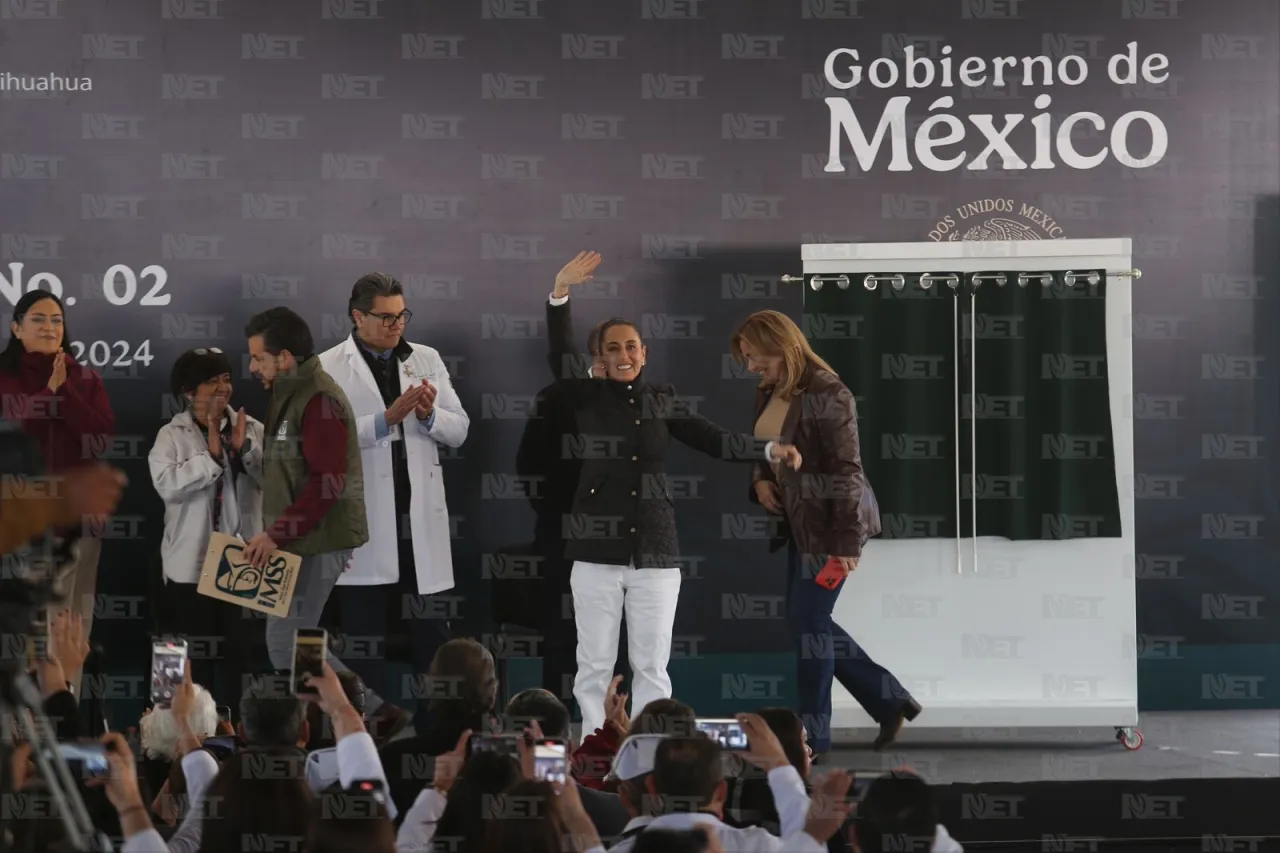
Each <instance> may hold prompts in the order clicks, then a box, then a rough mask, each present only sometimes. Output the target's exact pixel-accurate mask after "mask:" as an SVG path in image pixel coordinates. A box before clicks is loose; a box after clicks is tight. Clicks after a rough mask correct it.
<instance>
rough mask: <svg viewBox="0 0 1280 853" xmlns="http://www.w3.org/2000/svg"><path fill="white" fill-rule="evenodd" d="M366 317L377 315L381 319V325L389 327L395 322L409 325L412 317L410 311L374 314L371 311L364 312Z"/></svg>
mask: <svg viewBox="0 0 1280 853" xmlns="http://www.w3.org/2000/svg"><path fill="white" fill-rule="evenodd" d="M365 316H366V317H377V318H378V319H379V320H381V321H382V325H383V326H385V327H386V328H388V329H390V328H391V327H392V326H394V325H396V324H397V323H404V324H405V325H406V326H407V325H409V321H410V320H412V319H413V312H412V311H401V312H400V313H399V314H375V313H374V312H372V311H367V312H365Z"/></svg>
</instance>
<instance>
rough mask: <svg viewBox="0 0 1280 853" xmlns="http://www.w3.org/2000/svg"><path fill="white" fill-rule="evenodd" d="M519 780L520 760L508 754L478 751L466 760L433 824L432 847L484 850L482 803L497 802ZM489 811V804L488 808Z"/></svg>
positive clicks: (465, 852)
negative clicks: (438, 817)
mask: <svg viewBox="0 0 1280 853" xmlns="http://www.w3.org/2000/svg"><path fill="white" fill-rule="evenodd" d="M519 782H520V763H519V762H518V761H516V760H515V759H514V758H512V757H511V756H510V755H504V754H502V753H498V752H477V753H475V754H473V755H472V756H471V757H470V758H468V759H467V763H466V764H464V765H463V767H462V772H461V773H459V774H458V780H457V781H456V782H454V783H453V790H451V791H450V792H449V798H448V800H447V802H446V804H445V807H444V812H443V813H442V814H441V815H440V820H439V821H438V822H437V823H436V832H435V837H434V839H433V847H432V849H433V850H436V851H444V850H449V849H452V850H457V851H460V853H472V851H481V850H487V849H488V848H487V847H485V846H484V845H483V841H484V833H485V826H486V823H487V821H486V814H485V811H486V810H485V808H484V807H485V804H486V803H489V804H491V803H493V802H495V801H497V799H498V797H500V796H501V795H502V793H503V792H504V791H507V790H509V789H510V788H512V787H513V786H515V785H516V784H518V783H519ZM489 810H490V811H492V810H493V809H492V807H491V808H490V809H489Z"/></svg>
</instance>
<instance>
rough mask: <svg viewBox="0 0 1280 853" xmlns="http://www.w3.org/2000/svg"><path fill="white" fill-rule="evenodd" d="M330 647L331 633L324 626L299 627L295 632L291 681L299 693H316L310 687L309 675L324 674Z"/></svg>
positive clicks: (295, 690)
mask: <svg viewBox="0 0 1280 853" xmlns="http://www.w3.org/2000/svg"><path fill="white" fill-rule="evenodd" d="M328 648H329V635H328V633H327V632H326V631H325V630H324V629H323V628H299V629H298V630H297V631H295V632H294V634H293V672H292V674H291V678H290V683H291V684H292V685H293V692H294V693H295V694H297V695H304V694H312V695H314V694H315V692H316V691H315V689H314V688H312V687H308V686H307V684H306V680H307V677H308V676H312V675H314V676H321V675H324V659H325V653H326V652H327V651H328Z"/></svg>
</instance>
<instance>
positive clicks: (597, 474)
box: [547, 252, 801, 732]
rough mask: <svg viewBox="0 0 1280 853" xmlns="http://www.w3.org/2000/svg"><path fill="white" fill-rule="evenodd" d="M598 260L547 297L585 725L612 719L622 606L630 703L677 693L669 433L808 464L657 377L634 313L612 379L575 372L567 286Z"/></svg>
mask: <svg viewBox="0 0 1280 853" xmlns="http://www.w3.org/2000/svg"><path fill="white" fill-rule="evenodd" d="M599 262H600V256H599V255H597V254H595V253H590V252H584V253H582V254H579V255H578V257H576V258H575V259H574V260H572V261H570V262H569V263H568V264H567V265H566V266H565V267H564V269H562V270H561V271H560V274H559V275H557V276H556V285H555V290H554V291H553V292H552V294H551V299H550V301H549V303H548V305H547V330H548V331H547V337H548V339H549V340H550V344H551V352H550V357H551V363H552V364H553V365H557V366H558V365H564V366H567V367H568V370H565V369H564V368H561V369H560V370H558V371H557V372H558V374H559V375H558V377H557V382H556V384H557V385H558V386H560V388H561V389H562V390H563V391H564V393H565V395H566V396H567V398H568V399H569V400H570V401H571V405H572V406H573V410H574V420H575V422H576V430H577V432H576V434H575V435H572V436H566V438H565V446H564V447H563V448H562V449H563V451H564V455H566V456H573V457H577V458H579V459H581V461H582V472H581V474H580V476H579V480H578V487H577V490H576V492H575V493H574V497H573V507H572V509H571V511H570V512H569V514H567V515H566V516H564V524H563V529H564V538H565V557H566V559H568V560H570V561H572V563H573V568H572V570H571V573H570V582H569V585H570V589H571V590H572V592H573V607H574V614H575V615H574V618H575V621H576V623H577V629H578V654H577V657H578V673H577V677H576V678H575V680H574V686H573V695H574V698H575V699H577V700H578V708H579V710H580V711H581V712H582V730H583V731H584V732H592V731H595V730H596V729H597V728H599V727H600V726H602V725H603V724H604V713H605V709H604V699H605V693H606V692H607V690H608V687H609V682H610V680H611V679H612V678H613V665H614V663H615V662H616V661H617V657H618V634H619V631H620V628H621V625H622V619H623V616H624V615H625V617H626V620H627V638H628V639H627V646H628V657H629V659H630V662H631V669H632V672H633V683H632V690H631V692H632V697H633V701H632V707H633V708H643V707H644V706H645V705H647V704H648V703H649V702H652V701H653V700H655V699H665V698H669V697H670V696H671V679H670V678H669V677H668V676H667V661H668V659H669V658H670V656H671V634H672V628H673V625H674V622H675V614H676V600H677V598H678V597H679V594H680V569H679V568H677V566H678V565H679V555H680V545H679V542H678V541H677V537H676V519H675V506H674V503H673V501H672V497H671V491H670V489H669V488H668V486H667V478H666V474H665V473H664V470H663V469H664V467H665V462H666V457H667V445H668V444H669V443H670V440H671V439H672V438H674V439H675V440H677V441H679V442H681V443H683V444H687V445H689V446H690V447H692V448H694V449H695V450H700V451H702V452H703V453H705V454H707V455H708V456H711V457H714V458H717V459H723V460H726V461H731V462H744V463H752V462H760V461H762V460H766V459H767V460H769V461H772V462H780V463H783V464H786V465H788V466H789V467H792V468H799V467H800V462H801V460H800V454H799V453H798V452H797V451H796V449H795V448H794V447H790V446H788V445H783V444H779V443H775V442H766V441H763V440H760V439H756V438H754V437H752V436H749V435H738V434H736V433H732V432H729V431H728V430H726V429H724V428H722V427H720V426H717V425H716V424H714V423H712V422H711V421H709V420H707V419H706V418H704V417H702V416H701V415H698V414H697V413H696V412H694V411H693V410H692V407H691V406H689V405H688V403H687V402H685V401H682V400H681V399H680V397H678V396H677V395H676V393H675V391H674V389H672V387H671V386H670V385H658V384H653V383H650V382H648V381H647V378H646V377H645V376H644V375H643V369H644V363H645V356H646V350H645V346H644V343H643V342H642V341H641V339H640V331H639V330H638V329H637V328H636V326H635V325H634V324H633V323H630V322H628V321H626V320H622V319H614V320H608V321H606V322H604V323H603V324H601V326H600V337H599V340H600V352H599V357H598V358H599V361H600V362H601V363H602V366H603V368H604V378H603V379H590V378H586V377H585V376H584V375H583V372H582V371H581V370H580V369H575V368H574V366H573V365H574V363H575V362H576V361H578V359H577V358H576V350H575V347H574V343H573V324H572V320H571V318H570V314H569V288H570V286H572V285H575V284H581V283H583V282H585V281H589V280H590V279H591V272H592V270H594V269H595V267H596V266H597V265H598V264H599Z"/></svg>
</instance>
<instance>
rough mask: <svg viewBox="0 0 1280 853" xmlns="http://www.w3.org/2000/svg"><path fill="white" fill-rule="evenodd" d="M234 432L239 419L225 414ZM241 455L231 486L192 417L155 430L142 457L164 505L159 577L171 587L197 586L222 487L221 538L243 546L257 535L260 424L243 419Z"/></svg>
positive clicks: (230, 411) (225, 470) (180, 414)
mask: <svg viewBox="0 0 1280 853" xmlns="http://www.w3.org/2000/svg"><path fill="white" fill-rule="evenodd" d="M227 417H228V418H229V419H230V420H231V426H232V428H233V429H234V428H235V423H236V419H237V418H238V417H239V414H238V413H237V412H236V411H235V410H234V409H228V410H227ZM245 418H247V419H248V421H249V424H248V426H246V427H245V440H246V442H247V444H248V447H247V448H246V449H245V452H244V455H243V456H242V457H241V462H243V463H244V469H245V473H246V474H247V476H241V477H239V478H238V479H237V480H236V481H235V486H234V489H235V491H234V494H233V493H232V485H231V477H232V475H231V469H230V467H228V466H224V465H220V464H219V463H218V462H216V461H214V458H213V456H212V455H211V454H210V453H209V442H208V440H207V439H206V438H205V437H204V433H202V432H201V431H200V427H198V426H196V422H195V420H193V419H192V417H191V413H190V412H189V411H187V412H178V414H176V415H174V416H173V419H172V420H171V421H169V423H167V424H165V425H164V426H162V427H160V432H158V433H157V434H156V443H155V445H153V446H152V448H151V452H150V453H149V454H148V455H147V462H148V464H149V465H150V467H151V483H152V485H154V486H155V489H156V492H157V493H158V494H159V495H160V498H161V499H162V500H163V501H164V538H163V539H162V540H161V542H160V557H161V559H162V561H163V563H164V576H165V577H166V578H167V579H168V580H169V581H171V582H173V583H197V582H198V581H199V580H200V569H201V568H202V567H203V566H204V556H205V551H207V550H208V548H209V535H210V534H211V533H212V532H213V526H212V524H211V521H210V520H211V519H212V518H213V515H212V513H213V501H214V497H215V495H217V492H218V489H217V485H218V480H219V479H221V480H222V484H223V501H222V517H221V519H220V526H221V529H222V532H223V533H228V534H230V535H232V536H239V537H240V538H241V539H244V540H245V541H246V542H247V541H248V540H250V539H252V538H253V537H254V536H255V535H256V534H258V533H261V532H262V450H263V446H262V438H263V437H262V422H261V421H258V420H256V419H254V418H252V417H249V415H245Z"/></svg>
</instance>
